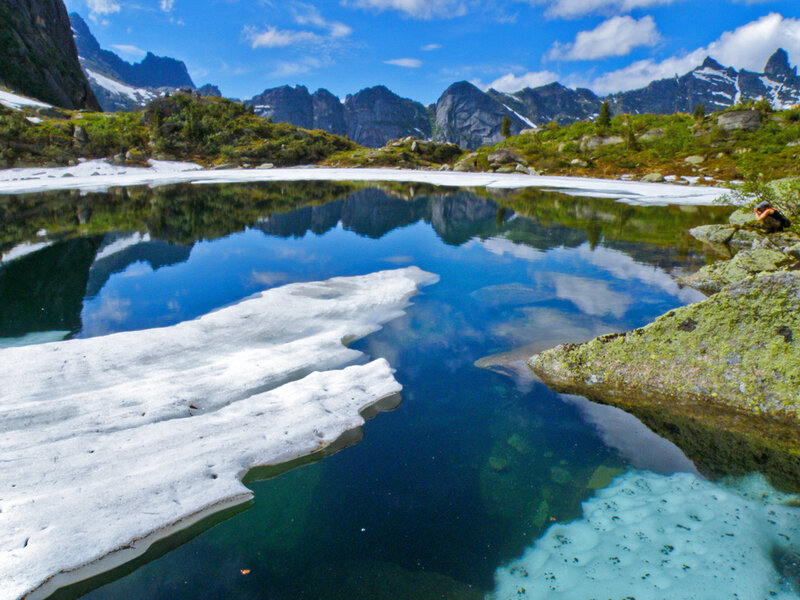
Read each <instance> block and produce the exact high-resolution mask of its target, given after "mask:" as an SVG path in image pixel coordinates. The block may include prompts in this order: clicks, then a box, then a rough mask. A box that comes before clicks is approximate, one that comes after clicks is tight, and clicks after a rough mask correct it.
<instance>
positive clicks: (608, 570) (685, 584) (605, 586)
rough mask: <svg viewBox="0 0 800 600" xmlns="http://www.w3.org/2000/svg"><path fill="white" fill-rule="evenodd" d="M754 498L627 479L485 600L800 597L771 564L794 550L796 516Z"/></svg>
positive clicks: (799, 527)
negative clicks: (775, 558) (780, 556)
mask: <svg viewBox="0 0 800 600" xmlns="http://www.w3.org/2000/svg"><path fill="white" fill-rule="evenodd" d="M751 483H753V482H751ZM756 483H758V482H756ZM764 486H766V484H764ZM753 492H754V490H749V491H748V492H746V493H743V492H739V491H736V490H734V489H726V488H722V487H720V486H718V485H714V484H712V483H709V482H706V481H703V480H700V479H698V478H697V477H696V476H695V475H692V474H689V473H681V474H677V475H673V476H671V477H663V476H660V475H655V474H652V473H644V472H629V473H627V474H625V475H623V476H621V477H619V478H617V479H616V480H615V481H614V482H613V483H612V484H611V486H610V487H608V488H606V489H604V490H602V491H600V492H599V493H598V494H597V495H596V496H595V497H594V498H592V499H591V500H589V501H588V502H585V503H584V505H583V513H584V518H583V520H581V521H575V522H573V523H569V524H566V525H561V524H559V525H554V526H553V527H551V528H550V529H548V531H547V533H545V535H544V537H542V538H541V539H540V540H539V541H537V542H536V545H535V546H533V547H532V548H530V549H528V550H527V551H526V552H525V554H524V555H523V556H522V558H520V559H519V560H517V561H514V562H513V563H511V564H510V565H508V566H506V567H503V568H501V569H499V570H498V571H497V573H496V574H495V580H496V588H495V591H494V593H492V594H490V596H489V597H490V598H491V599H492V600H510V599H512V598H513V599H514V600H524V599H526V598H536V599H539V598H547V599H548V600H551V599H552V600H557V599H559V598H563V599H570V600H575V599H579V598H580V599H588V598H598V597H602V598H636V599H637V600H663V599H665V598H669V599H670V600H690V599H691V600H698V599H703V598H742V599H744V598H748V599H762V598H763V599H766V598H777V599H780V600H788V599H789V598H794V599H796V598H799V597H800V596H799V595H798V593H797V591H793V590H792V589H791V584H789V583H786V582H782V581H781V576H780V574H779V573H778V571H777V569H776V567H775V564H774V560H773V559H774V557H776V556H779V555H781V554H786V553H792V552H794V553H796V552H798V551H800V519H798V517H800V510H798V509H797V508H791V507H789V506H787V505H780V504H776V503H775V502H778V501H780V500H782V498H780V497H775V496H777V495H776V494H773V495H772V496H773V497H770V494H769V493H758V492H757V491H756V493H753Z"/></svg>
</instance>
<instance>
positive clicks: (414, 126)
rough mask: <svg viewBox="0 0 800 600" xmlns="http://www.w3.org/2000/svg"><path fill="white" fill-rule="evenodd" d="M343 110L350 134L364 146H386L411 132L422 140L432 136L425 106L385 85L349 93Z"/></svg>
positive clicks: (348, 133) (351, 137)
mask: <svg viewBox="0 0 800 600" xmlns="http://www.w3.org/2000/svg"><path fill="white" fill-rule="evenodd" d="M344 110H345V118H346V120H347V135H348V136H350V139H352V140H354V141H356V142H358V143H359V144H362V145H364V146H372V147H378V146H383V145H384V144H385V143H386V142H387V141H388V140H390V139H394V138H402V137H406V136H409V135H411V136H414V137H419V138H423V139H427V138H429V137H430V135H431V122H430V118H429V116H428V112H427V110H426V109H425V107H424V106H423V105H422V104H420V103H419V102H414V101H413V100H408V99H407V98H401V97H400V96H398V95H397V94H394V93H392V92H390V91H389V90H388V89H387V88H386V87H384V86H382V85H379V86H376V87H372V88H367V89H365V90H361V91H360V92H358V93H357V94H354V95H352V96H347V98H346V99H345V101H344Z"/></svg>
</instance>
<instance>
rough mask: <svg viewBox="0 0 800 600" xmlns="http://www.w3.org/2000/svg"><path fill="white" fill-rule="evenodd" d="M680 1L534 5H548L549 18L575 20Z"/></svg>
mask: <svg viewBox="0 0 800 600" xmlns="http://www.w3.org/2000/svg"><path fill="white" fill-rule="evenodd" d="M678 1H680V0H532V2H531V3H532V4H546V5H547V10H546V11H545V14H546V15H547V16H548V17H560V18H564V19H575V18H577V17H582V16H584V15H589V14H594V13H600V14H622V13H627V12H630V11H632V10H635V9H646V8H650V7H653V6H659V5H663V4H672V3H673V2H678Z"/></svg>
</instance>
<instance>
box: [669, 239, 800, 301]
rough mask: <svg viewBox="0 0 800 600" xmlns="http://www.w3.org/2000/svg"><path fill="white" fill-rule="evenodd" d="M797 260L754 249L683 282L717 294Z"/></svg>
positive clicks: (781, 253) (713, 265) (721, 262)
mask: <svg viewBox="0 0 800 600" xmlns="http://www.w3.org/2000/svg"><path fill="white" fill-rule="evenodd" d="M795 262H796V260H795V259H794V258H792V257H791V256H788V255H786V254H784V253H783V252H781V251H779V250H772V249H768V248H752V249H750V250H742V251H741V252H739V253H738V254H736V256H734V257H733V258H732V259H731V260H725V261H719V262H716V263H714V264H711V265H707V266H705V267H703V268H702V269H700V270H699V271H698V272H697V273H694V274H693V275H689V276H688V277H684V278H683V282H684V283H685V284H686V285H689V286H691V287H693V288H695V289H697V290H700V291H701V292H703V293H705V294H716V293H717V292H719V291H720V290H722V288H724V287H725V286H726V285H729V284H732V283H738V282H740V281H742V280H744V279H746V278H748V277H751V276H753V275H755V274H757V273H769V272H773V271H778V270H780V269H782V268H784V267H787V266H789V265H791V264H793V263H795Z"/></svg>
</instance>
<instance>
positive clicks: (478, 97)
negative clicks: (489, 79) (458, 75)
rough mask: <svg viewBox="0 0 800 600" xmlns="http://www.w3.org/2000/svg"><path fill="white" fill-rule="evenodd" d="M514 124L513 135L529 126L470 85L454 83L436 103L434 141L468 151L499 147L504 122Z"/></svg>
mask: <svg viewBox="0 0 800 600" xmlns="http://www.w3.org/2000/svg"><path fill="white" fill-rule="evenodd" d="M504 117H508V118H509V119H510V120H511V134H512V135H516V134H518V133H519V132H520V131H522V130H523V129H525V128H526V127H528V126H529V125H528V124H527V123H525V122H524V121H523V120H522V119H520V118H519V117H518V116H517V115H515V114H514V112H513V111H512V110H509V109H507V108H506V107H504V106H503V105H502V104H500V103H499V102H497V100H495V99H493V98H492V97H491V96H489V95H488V94H485V93H483V92H482V91H481V90H479V89H478V88H477V87H475V86H474V85H472V84H471V83H469V82H467V81H461V82H459V83H454V84H453V85H451V86H450V87H449V88H447V90H446V91H445V92H444V94H442V97H441V98H439V101H438V102H437V103H436V121H435V125H434V131H435V133H434V139H435V140H436V141H441V142H445V141H447V142H453V143H455V144H458V145H459V146H463V147H467V148H477V147H478V146H483V145H485V144H496V143H497V142H499V141H501V140H502V139H503V134H502V132H501V127H502V123H503V118H504Z"/></svg>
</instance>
